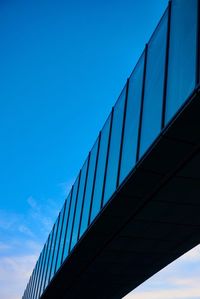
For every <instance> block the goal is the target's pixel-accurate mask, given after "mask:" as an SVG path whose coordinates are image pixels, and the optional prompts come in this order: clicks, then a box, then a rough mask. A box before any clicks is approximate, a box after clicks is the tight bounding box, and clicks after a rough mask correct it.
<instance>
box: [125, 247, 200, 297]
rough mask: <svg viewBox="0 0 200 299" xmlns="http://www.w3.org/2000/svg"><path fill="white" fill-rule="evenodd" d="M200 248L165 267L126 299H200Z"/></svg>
mask: <svg viewBox="0 0 200 299" xmlns="http://www.w3.org/2000/svg"><path fill="white" fill-rule="evenodd" d="M199 260H200V246H199V245H198V246H196V247H195V248H193V249H192V250H190V251H189V252H187V253H186V254H184V255H183V256H182V257H180V258H179V259H177V260H176V261H174V262H173V263H171V264H170V265H168V266H167V267H165V268H164V269H163V270H161V271H160V272H158V273H157V274H155V275H154V276H153V277H151V278H150V279H148V280H147V281H146V282H144V283H143V284H141V285H140V286H139V287H137V288H136V289H135V290H133V291H132V292H131V293H129V294H128V295H127V296H125V297H124V299H172V298H173V299H197V298H198V299H199V298H200V267H197V265H198V264H199Z"/></svg>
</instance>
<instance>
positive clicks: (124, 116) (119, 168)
mask: <svg viewBox="0 0 200 299" xmlns="http://www.w3.org/2000/svg"><path fill="white" fill-rule="evenodd" d="M128 92H129V78H128V79H127V82H126V95H125V103H124V109H123V110H124V111H123V121H122V133H121V144H120V151H119V164H118V171H117V182H116V189H117V187H118V186H119V180H120V172H121V161H122V151H123V144H124V132H125V123H126V111H127V102H128Z"/></svg>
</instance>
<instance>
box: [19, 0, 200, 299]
mask: <svg viewBox="0 0 200 299" xmlns="http://www.w3.org/2000/svg"><path fill="white" fill-rule="evenodd" d="M199 57H200V0H172V1H170V2H169V5H168V7H167V9H166V11H165V12H164V14H163V16H162V18H161V20H160V22H159V24H158V26H157V27H156V29H155V31H154V33H153V34H152V36H151V38H150V40H149V42H148V43H147V44H146V46H145V49H144V51H143V53H142V55H141V57H140V58H139V60H138V63H137V64H136V66H135V68H134V70H133V72H132V73H131V75H130V77H129V78H128V80H127V82H126V84H125V86H124V88H123V90H122V92H121V94H120V96H119V98H118V100H117V102H116V104H115V105H114V107H113V108H112V111H111V113H110V115H109V116H108V118H107V120H106V122H105V124H104V126H103V128H102V130H101V132H100V133H99V135H98V138H97V139H96V141H95V143H94V146H93V147H92V149H91V151H90V153H89V155H88V157H87V158H86V160H85V163H84V164H83V167H82V168H81V170H80V172H79V174H78V177H77V179H76V181H75V183H74V185H73V187H72V189H71V191H70V193H69V195H68V196H67V199H66V200H65V202H64V205H63V208H62V210H61V212H60V214H59V216H58V218H57V219H56V221H55V224H54V226H53V228H52V231H51V232H50V234H49V236H48V239H47V241H46V243H45V245H44V247H43V250H42V252H41V254H40V256H39V258H38V261H37V263H36V265H35V268H34V270H33V272H32V275H31V277H30V279H29V282H28V284H27V287H26V289H25V292H24V295H23V297H22V298H23V299H39V298H42V299H51V298H60V299H64V298H66V299H71V298H73V299H75V298H76V299H77V298H101V299H102V298H108V299H111V298H113V299H117V298H121V297H123V296H124V295H126V294H127V293H128V292H129V291H131V290H132V289H134V288H135V287H137V286H138V285H140V284H141V283H142V282H144V281H145V280H146V279H148V278H149V277H150V276H152V275H153V274H154V273H156V272H157V271H159V270H160V269H162V268H163V267H165V266H166V265H167V264H169V263H170V262H172V261H173V260H175V259H176V258H178V257H179V256H181V255H182V254H183V253H185V252H186V251H188V250H189V249H191V248H192V247H194V246H195V245H197V244H199V242H200V216H199V215H200V170H199V169H200V151H199V149H200V88H199V81H200V80H199V78H200V76H199V73H200V63H199V61H200V60H199Z"/></svg>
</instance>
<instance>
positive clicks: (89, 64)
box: [0, 0, 200, 299]
mask: <svg viewBox="0 0 200 299" xmlns="http://www.w3.org/2000/svg"><path fill="white" fill-rule="evenodd" d="M166 6H167V1H166V0H151V1H149V0H140V1H136V0H123V1H122V0H116V1H113V0H110V1H104V0H103V1H89V0H85V1H81V0H79V1H78V0H75V1H73V2H72V1H61V0H58V1H52V0H48V1H47V0H42V1H39V0H36V1H33V0H29V1H25V0H18V1H14V0H11V1H5V0H2V1H1V2H0V25H1V26H0V36H1V43H0V54H1V55H0V65H1V68H0V82H1V84H0V99H1V100H0V103H1V109H0V140H1V147H0V153H1V154H0V166H1V172H0V181H1V184H0V201H1V207H0V298H4V299H17V298H20V297H21V296H22V294H23V291H24V289H25V286H26V283H27V281H28V279H29V275H30V273H31V272H32V270H33V267H34V264H35V261H36V259H37V258H38V256H39V252H40V251H41V249H42V246H43V244H44V242H45V241H46V238H47V235H48V233H49V232H50V229H51V227H52V224H53V222H54V221H55V219H56V216H57V214H58V212H59V210H60V208H61V206H62V204H63V202H64V199H65V198H66V195H67V193H68V192H69V189H70V187H71V185H72V183H73V182H74V180H75V178H76V176H77V174H78V171H79V169H80V168H81V166H82V164H83V162H84V160H85V157H86V156H87V154H88V152H89V150H90V149H91V147H92V145H93V142H94V141H95V139H96V136H97V135H98V132H99V130H100V129H101V127H102V125H103V123H104V121H105V119H106V117H107V115H108V114H109V112H110V110H111V107H112V105H113V104H114V103H115V101H116V99H117V97H118V95H119V94H120V91H121V89H122V88H123V86H124V84H125V82H126V79H127V77H128V76H129V75H130V73H131V71H132V69H133V67H134V65H135V64H136V62H137V60H138V58H139V56H140V54H141V52H142V50H143V49H144V45H145V43H146V42H147V41H148V40H149V38H150V36H151V34H152V32H153V30H154V29H155V26H156V24H157V23H158V21H159V19H160V17H161V15H162V14H163V12H164V9H165V7H166ZM198 250H199V249H198V248H196V249H195V250H194V251H193V253H190V256H193V257H194V258H192V259H191V258H190V257H189V262H188V259H187V258H185V260H184V259H183V262H179V261H177V262H176V266H175V268H174V271H175V272H174V273H175V274H174V275H175V277H176V278H177V277H178V278H177V279H178V280H179V282H178V283H179V285H181V284H180V281H182V282H183V283H184V284H183V285H181V286H182V287H180V288H179V290H180V291H182V290H184V287H191V286H194V292H198V293H199V294H200V292H199V290H198V289H196V287H197V282H196V280H197V278H198V276H199V274H200V271H199V272H198V269H196V268H195V265H196V264H193V261H194V260H195V261H196V260H197V262H199V260H200V257H199V252H198ZM180 263H183V264H181V265H183V266H180ZM179 266H180V267H179ZM193 266H194V267H193ZM169 267H170V266H169ZM172 267H173V266H172ZM182 267H183V268H184V267H185V268H184V269H185V272H184V271H182ZM193 268H194V271H193V272H191V273H193V274H191V275H195V276H194V279H193V283H191V284H190V283H188V280H187V279H188V278H187V276H186V274H185V276H183V273H187V272H188V273H190V272H189V271H190V270H193ZM169 269H171V268H167V269H166V270H164V271H166V272H164V271H163V272H162V273H165V274H158V277H160V278H155V279H154V278H152V279H153V280H149V282H147V283H145V284H144V285H142V286H141V287H139V288H138V289H137V290H136V291H135V293H133V294H130V295H129V297H127V299H128V298H137V299H146V298H147V297H148V299H151V297H150V296H151V295H152V298H154V299H157V298H159V299H168V298H170V299H171V298H172V297H173V298H182V299H194V298H197V296H196V297H195V293H191V294H190V296H189V297H183V296H182V297H178V296H179V295H176V297H175V295H173V296H172V294H171V296H170V297H167V296H168V295H166V294H170V293H169V292H170V291H169V289H170V290H172V291H174V290H176V292H177V287H176V286H177V282H175V283H173V282H172V281H171V280H170V279H171V275H169V276H167V275H168V274H167V273H171V270H169ZM197 274H198V275H197ZM159 275H160V276H159ZM191 275H190V277H191ZM156 277H157V276H156ZM168 278H169V279H168ZM162 279H163V282H159V281H162ZM10 284H12V288H10V287H9V285H10ZM156 292H163V293H162V294H164V295H162V294H161V293H158V294H159V297H156V295H155V294H156ZM166 292H168V293H166ZM134 294H135V295H134ZM136 294H137V295H136ZM185 294H186V292H184V294H183V295H185ZM196 294H197V293H196ZM145 296H146V297H145ZM162 296H163V297H162ZM198 298H199V296H198Z"/></svg>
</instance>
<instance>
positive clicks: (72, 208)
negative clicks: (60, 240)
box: [63, 176, 80, 261]
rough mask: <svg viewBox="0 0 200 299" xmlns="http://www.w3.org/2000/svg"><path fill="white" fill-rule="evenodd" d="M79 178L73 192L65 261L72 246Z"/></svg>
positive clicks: (64, 255) (64, 254)
mask: <svg viewBox="0 0 200 299" xmlns="http://www.w3.org/2000/svg"><path fill="white" fill-rule="evenodd" d="M79 177H80V176H78V178H77V179H76V182H75V183H74V187H73V192H72V198H71V207H70V214H69V221H68V227H67V234H66V239H65V247H64V253H63V261H64V260H65V259H66V257H67V256H68V253H69V245H70V238H71V233H72V225H73V219H74V213H75V205H76V199H77V191H78V186H79Z"/></svg>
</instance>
